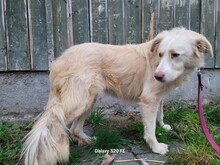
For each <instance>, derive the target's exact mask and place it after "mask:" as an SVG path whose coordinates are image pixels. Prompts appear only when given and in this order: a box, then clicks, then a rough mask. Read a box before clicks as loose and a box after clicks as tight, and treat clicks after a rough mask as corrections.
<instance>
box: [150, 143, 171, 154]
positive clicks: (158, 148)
mask: <svg viewBox="0 0 220 165" xmlns="http://www.w3.org/2000/svg"><path fill="white" fill-rule="evenodd" d="M152 151H153V152H155V153H158V154H161V155H164V154H166V153H167V152H168V145H167V144H164V143H158V144H157V145H155V146H154V148H152Z"/></svg>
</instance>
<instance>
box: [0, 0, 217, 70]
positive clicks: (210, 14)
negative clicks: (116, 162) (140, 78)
mask: <svg viewBox="0 0 220 165" xmlns="http://www.w3.org/2000/svg"><path fill="white" fill-rule="evenodd" d="M0 5H1V6H0V13H1V17H0V49H1V51H0V71H19V70H27V71H41V70H48V69H49V64H50V62H51V61H53V60H54V58H56V57H58V56H59V55H60V54H61V53H62V52H63V50H65V49H66V48H68V47H69V46H71V45H73V44H79V43H83V42H101V43H109V44H125V43H141V42H145V40H146V39H149V38H151V37H152V36H153V35H155V34H157V33H158V32H160V31H162V30H166V29H170V28H172V27H177V26H183V27H186V28H187V29H192V30H194V31H197V32H200V33H202V34H204V35H205V36H207V37H208V39H209V40H210V42H211V43H212V46H213V48H214V52H215V57H214V59H208V58H207V59H206V63H207V65H206V67H208V68H219V67H220V2H219V1H218V0H1V4H0Z"/></svg>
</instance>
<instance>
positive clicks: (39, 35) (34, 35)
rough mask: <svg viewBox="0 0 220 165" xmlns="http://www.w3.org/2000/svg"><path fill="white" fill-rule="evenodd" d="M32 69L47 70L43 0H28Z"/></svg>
mask: <svg viewBox="0 0 220 165" xmlns="http://www.w3.org/2000/svg"><path fill="white" fill-rule="evenodd" d="M28 3H29V4H28V7H29V31H30V51H31V52H30V53H31V57H32V63H31V64H32V66H31V67H32V70H48V52H47V49H48V48H47V35H45V34H47V24H46V8H45V0H38V1H31V0H28Z"/></svg>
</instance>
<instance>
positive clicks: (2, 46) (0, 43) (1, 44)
mask: <svg viewBox="0 0 220 165" xmlns="http://www.w3.org/2000/svg"><path fill="white" fill-rule="evenodd" d="M4 5H5V1H4V0H2V1H1V3H0V13H1V17H0V71H5V70H6V69H7V61H6V58H5V57H6V38H5V37H6V36H5V13H4Z"/></svg>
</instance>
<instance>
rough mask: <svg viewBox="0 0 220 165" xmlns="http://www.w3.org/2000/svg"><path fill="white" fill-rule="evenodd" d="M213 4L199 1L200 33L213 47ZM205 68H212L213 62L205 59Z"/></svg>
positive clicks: (210, 1)
mask: <svg viewBox="0 0 220 165" xmlns="http://www.w3.org/2000/svg"><path fill="white" fill-rule="evenodd" d="M214 32H215V3H214V0H202V1H201V33H202V34H204V35H205V36H206V37H207V38H208V40H209V41H210V42H211V44H212V46H213V47H214V45H215V44H214V43H215V36H214ZM205 63H206V65H205V67H206V68H212V67H214V60H213V59H210V58H208V57H207V56H206V57H205Z"/></svg>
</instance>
